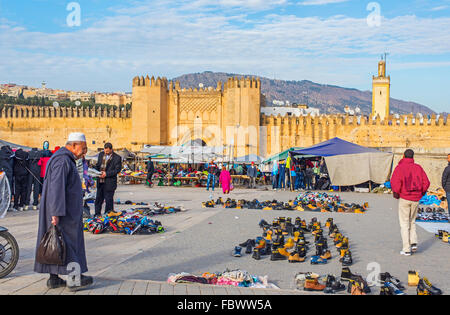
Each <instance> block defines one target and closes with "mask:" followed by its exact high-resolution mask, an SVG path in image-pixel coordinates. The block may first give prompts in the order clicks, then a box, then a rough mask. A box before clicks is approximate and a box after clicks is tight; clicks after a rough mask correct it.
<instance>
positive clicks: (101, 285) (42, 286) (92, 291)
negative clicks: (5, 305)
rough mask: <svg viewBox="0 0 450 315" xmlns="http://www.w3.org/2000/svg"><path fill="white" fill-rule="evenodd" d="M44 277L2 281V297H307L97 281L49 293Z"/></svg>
mask: <svg viewBox="0 0 450 315" xmlns="http://www.w3.org/2000/svg"><path fill="white" fill-rule="evenodd" d="M47 278H48V277H47V276H45V275H25V276H18V277H8V278H5V279H1V280H0V295H304V294H305V293H306V294H307V292H303V291H295V290H275V289H252V288H238V287H232V286H214V285H200V284H170V283H167V282H162V281H150V280H120V279H115V280H114V279H106V278H101V277H95V282H94V284H93V285H92V286H91V287H89V288H86V289H84V290H80V291H77V292H70V291H69V290H67V289H66V288H59V289H51V290H50V289H47V287H46V281H47Z"/></svg>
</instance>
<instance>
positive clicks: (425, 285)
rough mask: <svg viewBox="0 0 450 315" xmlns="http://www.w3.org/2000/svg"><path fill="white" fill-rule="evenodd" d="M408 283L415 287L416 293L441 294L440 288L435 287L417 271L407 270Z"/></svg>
mask: <svg viewBox="0 0 450 315" xmlns="http://www.w3.org/2000/svg"><path fill="white" fill-rule="evenodd" d="M408 285H409V286H411V287H416V292H417V295H442V290H441V289H439V288H437V287H435V286H434V285H433V284H432V283H431V282H430V280H428V278H426V277H420V276H419V273H418V272H417V271H414V270H411V271H408Z"/></svg>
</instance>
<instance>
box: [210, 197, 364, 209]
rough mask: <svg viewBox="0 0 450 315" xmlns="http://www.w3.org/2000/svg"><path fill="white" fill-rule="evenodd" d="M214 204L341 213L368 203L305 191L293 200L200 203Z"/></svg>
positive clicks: (220, 200)
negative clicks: (346, 200)
mask: <svg viewBox="0 0 450 315" xmlns="http://www.w3.org/2000/svg"><path fill="white" fill-rule="evenodd" d="M216 205H218V206H220V205H221V206H223V208H227V209H254V210H291V211H294V210H297V211H312V212H343V213H364V212H366V210H367V208H368V206H369V205H368V203H364V204H363V205H358V204H354V203H352V204H348V203H342V202H341V199H340V197H339V196H337V195H336V196H335V195H328V194H326V193H311V192H307V193H304V194H300V195H299V196H298V197H297V198H296V199H295V200H290V201H288V202H282V201H277V200H271V201H270V200H268V201H259V200H257V199H253V200H251V201H248V200H244V199H240V200H235V199H231V198H228V199H226V200H223V198H218V199H217V200H216V201H214V200H209V201H206V202H203V203H202V207H203V208H214V207H215V206H216Z"/></svg>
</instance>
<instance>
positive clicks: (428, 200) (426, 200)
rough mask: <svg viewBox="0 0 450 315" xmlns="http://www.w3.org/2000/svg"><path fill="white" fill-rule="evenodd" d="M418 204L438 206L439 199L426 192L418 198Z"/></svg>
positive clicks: (439, 203)
mask: <svg viewBox="0 0 450 315" xmlns="http://www.w3.org/2000/svg"><path fill="white" fill-rule="evenodd" d="M419 204H421V205H425V206H432V205H436V206H440V205H441V201H440V200H439V198H438V197H437V196H436V195H430V194H428V193H427V194H426V195H425V196H423V197H422V199H420V201H419Z"/></svg>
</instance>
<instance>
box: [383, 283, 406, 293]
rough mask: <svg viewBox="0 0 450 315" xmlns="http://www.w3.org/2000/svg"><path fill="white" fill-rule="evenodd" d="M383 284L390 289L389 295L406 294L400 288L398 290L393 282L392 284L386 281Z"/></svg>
mask: <svg viewBox="0 0 450 315" xmlns="http://www.w3.org/2000/svg"><path fill="white" fill-rule="evenodd" d="M384 286H385V287H387V288H388V289H389V291H390V293H391V294H389V295H406V293H405V292H403V291H402V290H400V289H399V288H398V287H397V286H396V285H395V284H393V283H392V282H388V281H386V282H385V283H384Z"/></svg>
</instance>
